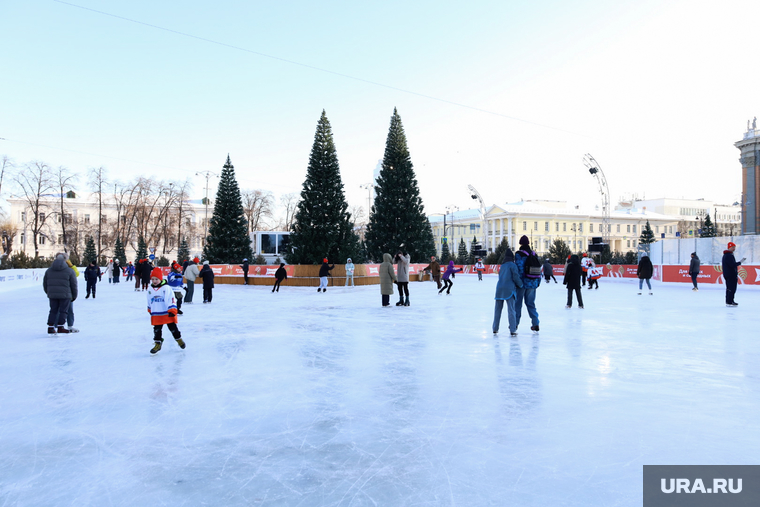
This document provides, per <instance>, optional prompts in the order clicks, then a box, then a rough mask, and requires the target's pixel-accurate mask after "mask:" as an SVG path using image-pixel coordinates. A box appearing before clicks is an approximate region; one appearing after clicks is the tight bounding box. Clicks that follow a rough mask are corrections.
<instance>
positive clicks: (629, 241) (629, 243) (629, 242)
mask: <svg viewBox="0 0 760 507" xmlns="http://www.w3.org/2000/svg"><path fill="white" fill-rule="evenodd" d="M626 244H627V245H628V246H629V247H630V246H631V240H630V239H629V240H627V241H626Z"/></svg>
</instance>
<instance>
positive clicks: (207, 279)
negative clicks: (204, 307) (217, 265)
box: [198, 261, 214, 303]
mask: <svg viewBox="0 0 760 507" xmlns="http://www.w3.org/2000/svg"><path fill="white" fill-rule="evenodd" d="M198 276H200V277H201V278H202V279H203V302H204V303H210V302H211V297H212V293H211V292H212V289H213V288H214V272H213V271H212V270H211V266H209V264H208V261H203V269H201V272H200V273H199V275H198Z"/></svg>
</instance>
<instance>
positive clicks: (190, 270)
mask: <svg viewBox="0 0 760 507" xmlns="http://www.w3.org/2000/svg"><path fill="white" fill-rule="evenodd" d="M188 262H189V264H188V265H187V268H185V272H184V275H185V282H186V285H187V292H186V294H185V303H186V304H188V305H189V304H192V303H193V294H194V293H195V280H196V279H197V278H198V276H199V275H200V271H198V263H199V262H200V259H198V257H195V258H193V260H192V261H188Z"/></svg>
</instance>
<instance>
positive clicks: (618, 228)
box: [617, 224, 620, 232]
mask: <svg viewBox="0 0 760 507" xmlns="http://www.w3.org/2000/svg"><path fill="white" fill-rule="evenodd" d="M617 231H618V232H620V224H617Z"/></svg>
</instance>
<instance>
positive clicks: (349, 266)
mask: <svg viewBox="0 0 760 507" xmlns="http://www.w3.org/2000/svg"><path fill="white" fill-rule="evenodd" d="M355 269H356V266H354V263H353V261H352V260H351V257H349V258H348V259H346V287H348V283H349V282H351V287H356V286H355V285H354V270H355Z"/></svg>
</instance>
